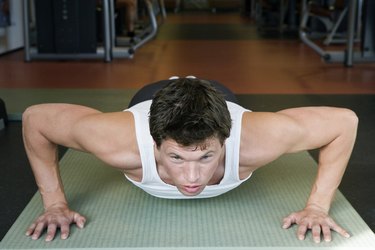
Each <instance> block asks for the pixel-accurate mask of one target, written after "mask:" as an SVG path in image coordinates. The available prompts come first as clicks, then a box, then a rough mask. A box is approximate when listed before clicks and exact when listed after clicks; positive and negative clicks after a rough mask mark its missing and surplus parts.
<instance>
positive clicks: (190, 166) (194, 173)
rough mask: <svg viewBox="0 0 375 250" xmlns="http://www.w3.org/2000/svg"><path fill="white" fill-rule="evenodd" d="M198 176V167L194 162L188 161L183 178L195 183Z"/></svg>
mask: <svg viewBox="0 0 375 250" xmlns="http://www.w3.org/2000/svg"><path fill="white" fill-rule="evenodd" d="M199 178H200V173H199V167H198V164H196V163H195V162H189V163H187V166H186V172H185V179H186V180H187V181H188V182H189V183H196V182H197V181H198V180H199Z"/></svg>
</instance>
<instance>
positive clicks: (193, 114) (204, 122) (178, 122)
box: [149, 78, 232, 147]
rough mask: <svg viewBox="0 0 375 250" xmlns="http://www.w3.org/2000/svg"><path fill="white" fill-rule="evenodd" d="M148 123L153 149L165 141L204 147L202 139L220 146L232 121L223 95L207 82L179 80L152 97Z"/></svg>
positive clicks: (227, 134)
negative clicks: (214, 140) (210, 140)
mask: <svg viewBox="0 0 375 250" xmlns="http://www.w3.org/2000/svg"><path fill="white" fill-rule="evenodd" d="M149 123H150V132H151V135H152V137H153V139H154V141H155V143H156V145H157V147H160V145H161V143H162V142H163V140H165V139H173V140H175V141H176V142H177V143H178V144H180V145H182V146H191V145H199V146H201V147H202V146H203V147H205V146H206V145H204V143H205V142H206V140H207V139H210V138H213V137H217V138H218V139H219V141H220V143H221V144H222V145H223V144H224V141H225V139H226V138H228V137H229V135H230V129H231V124H232V121H231V118H230V114H229V110H228V107H227V104H226V101H225V99H224V97H223V95H222V94H221V93H219V92H218V91H217V90H216V89H215V88H214V87H213V86H212V85H211V83H210V82H208V81H205V80H200V79H190V78H180V79H177V80H175V81H172V82H170V83H169V84H167V85H166V86H165V87H164V88H162V89H161V90H159V91H158V92H157V93H156V94H155V97H154V99H153V101H152V104H151V108H150V117H149Z"/></svg>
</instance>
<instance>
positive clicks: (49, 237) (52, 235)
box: [46, 223, 57, 241]
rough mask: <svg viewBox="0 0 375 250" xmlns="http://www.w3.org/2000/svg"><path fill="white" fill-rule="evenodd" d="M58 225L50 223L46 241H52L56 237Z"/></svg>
mask: <svg viewBox="0 0 375 250" xmlns="http://www.w3.org/2000/svg"><path fill="white" fill-rule="evenodd" d="M56 229H57V226H56V224H55V223H52V224H49V225H48V229H47V236H46V241H51V240H53V238H55V235H56Z"/></svg>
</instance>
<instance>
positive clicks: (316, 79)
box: [0, 12, 375, 94]
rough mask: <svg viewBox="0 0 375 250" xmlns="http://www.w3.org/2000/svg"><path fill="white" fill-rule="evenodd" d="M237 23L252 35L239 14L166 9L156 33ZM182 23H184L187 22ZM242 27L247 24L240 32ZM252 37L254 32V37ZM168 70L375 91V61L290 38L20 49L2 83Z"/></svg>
mask: <svg viewBox="0 0 375 250" xmlns="http://www.w3.org/2000/svg"><path fill="white" fill-rule="evenodd" d="M187 24H189V25H190V26H189V27H191V25H196V26H197V27H198V26H199V25H207V24H211V25H212V24H214V25H238V26H241V27H242V28H246V27H249V29H248V32H253V33H256V32H257V31H256V29H255V28H254V26H255V25H254V24H253V23H252V22H251V20H249V19H246V18H244V17H241V16H240V14H237V13H230V14H228V13H225V14H212V13H209V12H200V13H190V14H189V13H182V14H169V16H168V19H167V20H166V21H165V23H164V24H163V25H161V27H160V30H159V32H160V33H159V34H162V33H163V32H164V33H165V29H169V28H170V27H171V26H173V27H174V28H176V30H179V32H183V29H184V27H186V25H187ZM184 25H185V26H184ZM244 30H245V32H247V30H246V29H244ZM254 35H255V36H256V35H257V34H254ZM172 75H178V76H186V75H195V76H197V77H200V78H204V79H215V80H218V81H220V82H222V83H224V84H225V85H226V86H228V87H230V88H231V89H232V90H233V91H234V92H235V93H238V94H246V93H250V94H257V93H292V94H303V93H318V94H321V93H326V94H368V93H375V64H356V65H355V66H354V67H352V68H346V67H344V66H343V65H342V64H326V63H324V62H322V61H321V59H320V57H319V56H318V55H317V54H315V53H314V52H313V51H312V50H311V49H310V48H308V47H307V46H306V45H304V44H302V43H301V42H300V41H299V40H298V39H297V38H295V39H280V38H275V39H269V38H268V39H261V37H258V38H255V39H241V38H233V37H227V38H225V39H178V38H173V36H172V37H169V38H165V37H163V36H162V37H159V36H158V37H157V38H156V39H154V40H153V41H151V42H149V43H147V44H146V45H145V46H143V47H141V48H140V49H139V50H137V51H136V54H135V57H134V58H133V59H115V60H114V61H113V62H111V63H104V62H103V61H101V60H87V61H32V62H30V63H25V62H24V61H23V51H22V50H21V51H18V52H15V53H10V54H7V55H4V56H1V57H0V88H139V87H141V86H143V85H145V84H147V83H149V82H152V81H157V80H160V79H165V78H168V77H170V76H172Z"/></svg>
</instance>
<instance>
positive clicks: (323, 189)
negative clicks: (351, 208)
mask: <svg viewBox="0 0 375 250" xmlns="http://www.w3.org/2000/svg"><path fill="white" fill-rule="evenodd" d="M353 123H354V124H353V125H352V126H349V125H348V128H346V129H345V130H343V131H342V133H341V134H340V135H339V136H337V137H336V138H335V139H334V140H333V141H332V142H330V143H329V144H328V145H326V146H324V147H323V148H321V150H320V154H319V165H318V174H317V177H316V180H315V182H314V185H313V187H312V190H311V194H310V197H309V199H308V201H307V204H306V205H307V206H311V205H315V206H319V207H320V208H322V209H324V210H325V211H326V212H328V211H329V209H330V206H331V202H332V199H333V197H334V195H335V192H336V190H337V188H338V186H339V185H340V183H341V180H342V177H343V175H344V173H345V169H346V167H347V164H348V161H349V158H350V156H351V153H352V150H353V146H354V142H355V138H356V128H357V123H356V122H353Z"/></svg>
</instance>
